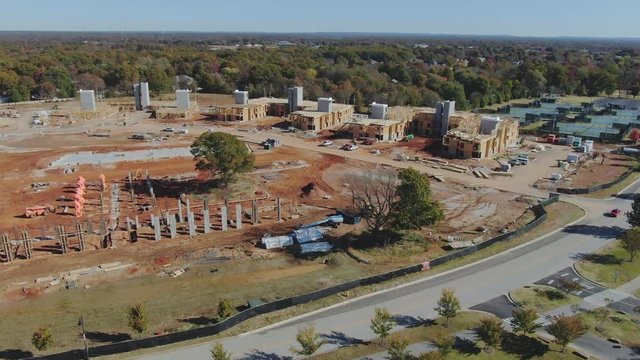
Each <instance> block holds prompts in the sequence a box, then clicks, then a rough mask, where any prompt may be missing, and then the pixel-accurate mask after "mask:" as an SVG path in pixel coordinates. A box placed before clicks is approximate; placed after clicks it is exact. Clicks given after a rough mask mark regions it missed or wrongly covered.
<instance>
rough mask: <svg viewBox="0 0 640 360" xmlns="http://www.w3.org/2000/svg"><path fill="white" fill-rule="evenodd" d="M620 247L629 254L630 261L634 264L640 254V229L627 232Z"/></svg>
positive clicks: (635, 228)
mask: <svg viewBox="0 0 640 360" xmlns="http://www.w3.org/2000/svg"><path fill="white" fill-rule="evenodd" d="M620 246H622V248H623V249H624V250H625V251H626V252H627V254H629V261H630V262H633V260H634V259H635V258H636V256H637V255H638V253H640V228H637V227H634V228H633V229H629V230H627V231H626V232H625V233H624V235H622V239H620Z"/></svg>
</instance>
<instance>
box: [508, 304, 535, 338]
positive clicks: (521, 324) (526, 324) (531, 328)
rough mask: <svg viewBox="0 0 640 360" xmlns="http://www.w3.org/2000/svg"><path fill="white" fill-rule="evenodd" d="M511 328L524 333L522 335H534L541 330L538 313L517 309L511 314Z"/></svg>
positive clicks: (532, 310) (531, 310)
mask: <svg viewBox="0 0 640 360" xmlns="http://www.w3.org/2000/svg"><path fill="white" fill-rule="evenodd" d="M511 316H512V317H511V327H512V328H513V331H515V332H518V331H522V334H523V335H525V334H533V333H534V332H535V331H536V330H537V329H539V328H540V326H542V325H540V324H539V323H538V322H537V321H538V317H539V316H538V313H537V312H536V311H535V310H534V309H530V308H529V309H516V310H513V311H512V312H511Z"/></svg>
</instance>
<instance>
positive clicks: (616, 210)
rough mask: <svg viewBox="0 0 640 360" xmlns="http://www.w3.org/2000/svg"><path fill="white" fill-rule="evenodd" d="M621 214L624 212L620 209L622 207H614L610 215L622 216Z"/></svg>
mask: <svg viewBox="0 0 640 360" xmlns="http://www.w3.org/2000/svg"><path fill="white" fill-rule="evenodd" d="M620 214H622V212H621V211H620V209H613V210H611V212H610V213H609V215H610V216H611V217H618V216H620Z"/></svg>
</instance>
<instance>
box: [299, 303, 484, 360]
mask: <svg viewBox="0 0 640 360" xmlns="http://www.w3.org/2000/svg"><path fill="white" fill-rule="evenodd" d="M492 317H493V315H489V314H485V313H481V312H474V311H468V312H461V313H460V314H459V315H458V316H456V317H454V318H453V319H451V320H450V321H449V326H448V327H444V326H442V325H441V324H442V323H443V321H442V320H438V321H436V322H435V323H431V324H425V325H422V326H417V327H413V328H407V329H403V330H400V331H398V332H395V333H394V336H399V337H401V338H402V339H405V340H408V341H409V343H411V344H413V343H418V342H423V341H432V340H435V339H437V338H439V337H451V336H453V334H455V333H457V332H459V331H462V330H466V329H473V328H475V327H478V326H479V325H480V321H482V320H483V319H490V318H492ZM385 350H386V348H385V347H384V346H382V345H381V343H380V342H379V341H372V342H367V343H363V344H357V345H353V346H345V347H342V348H340V349H338V350H335V351H331V352H328V353H325V354H320V355H316V356H314V357H313V358H312V359H316V360H329V359H332V360H339V359H345V360H348V359H349V360H350V359H355V358H358V357H361V356H366V355H370V354H375V353H377V352H381V351H385ZM414 355H417V354H414Z"/></svg>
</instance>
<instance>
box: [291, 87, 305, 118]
mask: <svg viewBox="0 0 640 360" xmlns="http://www.w3.org/2000/svg"><path fill="white" fill-rule="evenodd" d="M302 95H303V88H302V86H296V87H292V88H289V89H288V90H287V98H288V100H289V113H292V112H296V111H298V110H301V109H302V102H303V100H304V99H303V96H302Z"/></svg>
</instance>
